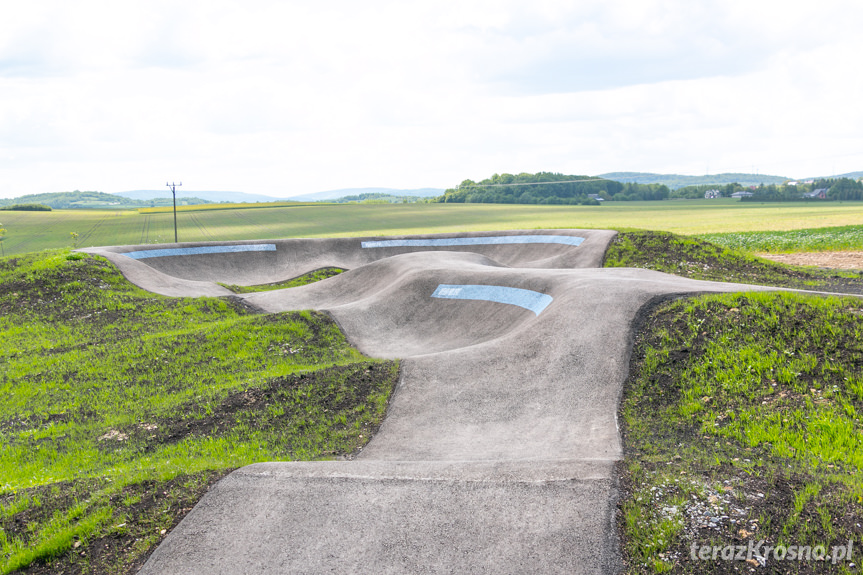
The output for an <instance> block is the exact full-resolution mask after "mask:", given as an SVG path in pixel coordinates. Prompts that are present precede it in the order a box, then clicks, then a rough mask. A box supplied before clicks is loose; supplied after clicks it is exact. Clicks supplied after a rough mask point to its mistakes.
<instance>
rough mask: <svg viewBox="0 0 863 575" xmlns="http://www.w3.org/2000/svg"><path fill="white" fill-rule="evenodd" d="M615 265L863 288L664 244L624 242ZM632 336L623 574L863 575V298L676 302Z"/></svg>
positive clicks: (856, 281) (641, 236)
mask: <svg viewBox="0 0 863 575" xmlns="http://www.w3.org/2000/svg"><path fill="white" fill-rule="evenodd" d="M608 258H609V263H610V264H612V265H614V264H622V263H623V262H625V263H628V264H638V265H640V266H641V267H652V268H654V269H659V270H660V271H675V270H677V271H678V273H681V274H682V275H690V276H691V277H705V276H706V277H707V279H733V280H734V281H744V279H745V280H747V281H752V282H755V283H771V280H772V281H775V282H777V283H782V282H786V283H790V284H792V285H796V284H798V283H799V282H801V281H803V282H804V283H805V282H810V281H813V282H816V283H818V282H826V285H832V286H834V287H837V286H838V287H844V288H845V289H846V290H847V291H852V292H853V291H856V292H857V293H860V291H861V288H863V286H861V283H863V281H861V279H860V276H859V274H858V275H856V278H855V277H846V276H845V275H844V274H842V275H840V276H839V277H831V274H829V273H827V274H826V277H825V274H822V273H818V272H812V273H811V274H809V272H803V271H800V270H796V269H794V268H787V269H783V268H785V266H777V265H773V264H770V265H769V266H764V265H762V263H761V262H759V261H757V260H755V259H754V258H751V257H749V256H742V255H739V254H735V253H734V252H729V251H728V250H725V249H723V248H718V247H716V246H712V245H709V244H704V243H703V242H700V241H695V240H692V239H686V238H680V237H676V236H673V235H670V234H659V235H657V234H653V233H642V232H638V233H632V234H621V238H619V241H618V243H617V244H616V245H615V246H613V247H612V249H611V250H610V251H609V254H608ZM705 266H706V267H705ZM801 273H806V274H809V276H808V277H806V276H800V275H799V274H801ZM727 276H731V277H727ZM836 282H839V283H838V284H837V283H836ZM843 282H844V283H843ZM818 285H821V286H823V285H825V284H824V283H819V284H818ZM637 333H638V335H637V338H636V342H635V346H634V350H633V354H632V361H631V365H630V375H629V378H628V380H627V382H626V383H625V385H624V395H623V400H622V404H621V408H620V415H619V420H620V421H621V424H622V425H621V430H622V434H623V440H624V450H625V461H624V462H622V464H621V466H620V473H621V477H622V488H623V496H622V498H621V501H620V504H619V508H620V514H619V526H620V533H621V540H622V544H623V549H624V555H625V559H626V572H627V573H639V574H641V573H663V572H674V573H703V574H708V573H711V574H712V573H752V572H756V573H758V572H765V573H860V564H861V559H863V555H861V551H863V549H861V547H863V545H861V543H863V527H861V524H863V519H861V518H863V473H861V472H863V457H861V454H863V421H861V419H863V417H861V413H863V375H861V373H863V371H861V368H863V300H861V299H859V298H843V297H820V296H812V295H805V294H795V293H751V294H723V295H710V296H703V297H698V298H689V299H682V300H676V301H671V302H666V303H662V304H657V305H655V306H653V307H652V308H651V309H648V310H645V313H644V316H643V317H642V318H641V323H640V326H639V329H638V331H637ZM849 541H852V546H851V548H852V549H853V550H854V552H856V555H853V556H852V558H851V559H848V557H847V549H848V542H849ZM855 546H856V547H855ZM843 552H845V553H846V556H845V557H843ZM819 557H820V558H821V559H820V560H819V559H818V558H819ZM825 557H826V559H825ZM834 558H835V560H834Z"/></svg>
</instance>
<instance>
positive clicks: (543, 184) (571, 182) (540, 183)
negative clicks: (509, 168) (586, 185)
mask: <svg viewBox="0 0 863 575" xmlns="http://www.w3.org/2000/svg"><path fill="white" fill-rule="evenodd" d="M611 181H613V180H609V179H607V178H591V179H589V180H562V181H555V182H523V183H518V182H512V183H510V184H480V183H475V184H473V185H474V186H477V187H480V186H481V187H483V188H499V187H502V186H547V185H548V184H580V183H582V182H611ZM465 187H471V186H465ZM459 189H461V186H459Z"/></svg>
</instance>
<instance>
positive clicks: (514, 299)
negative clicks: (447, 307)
mask: <svg viewBox="0 0 863 575" xmlns="http://www.w3.org/2000/svg"><path fill="white" fill-rule="evenodd" d="M432 297H436V298H443V299H467V300H482V301H493V302H497V303H506V304H510V305H517V306H519V307H523V308H524V309H528V310H530V311H532V312H533V313H535V314H536V315H537V316H539V314H541V313H542V311H543V310H544V309H545V308H547V307H548V305H549V304H550V303H551V302H552V300H553V299H554V298H552V297H551V296H550V295H546V294H544V293H540V292H537V291H533V290H528V289H521V288H513V287H506V286H487V285H449V284H440V285H439V286H437V289H436V290H435V291H434V293H433V294H432Z"/></svg>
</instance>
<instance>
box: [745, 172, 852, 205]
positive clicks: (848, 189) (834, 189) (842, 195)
mask: <svg viewBox="0 0 863 575" xmlns="http://www.w3.org/2000/svg"><path fill="white" fill-rule="evenodd" d="M749 191H751V192H752V195H751V196H749V197H745V198H741V201H744V202H796V201H824V200H833V201H847V200H863V182H861V181H860V180H852V179H850V178H837V179H832V178H830V179H821V180H815V181H814V182H813V183H811V184H803V183H799V184H797V185H794V186H792V185H784V186H776V185H772V184H771V185H769V186H759V187H757V188H755V189H752V190H749ZM821 191H823V194H824V196H825V197H823V198H822V197H820V193H819V194H818V195H814V194H816V193H817V192H821Z"/></svg>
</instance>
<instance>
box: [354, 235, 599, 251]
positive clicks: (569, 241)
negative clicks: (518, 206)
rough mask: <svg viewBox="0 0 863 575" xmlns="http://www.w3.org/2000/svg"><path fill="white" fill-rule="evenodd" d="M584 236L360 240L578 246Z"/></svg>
mask: <svg viewBox="0 0 863 575" xmlns="http://www.w3.org/2000/svg"><path fill="white" fill-rule="evenodd" d="M583 241H584V238H580V237H578V236H551V235H549V236H546V235H539V234H534V235H525V236H478V237H469V238H429V239H419V240H375V241H368V242H362V247H364V248H402V247H446V246H484V245H504V244H564V245H568V246H578V245H580V244H581V242H583Z"/></svg>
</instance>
